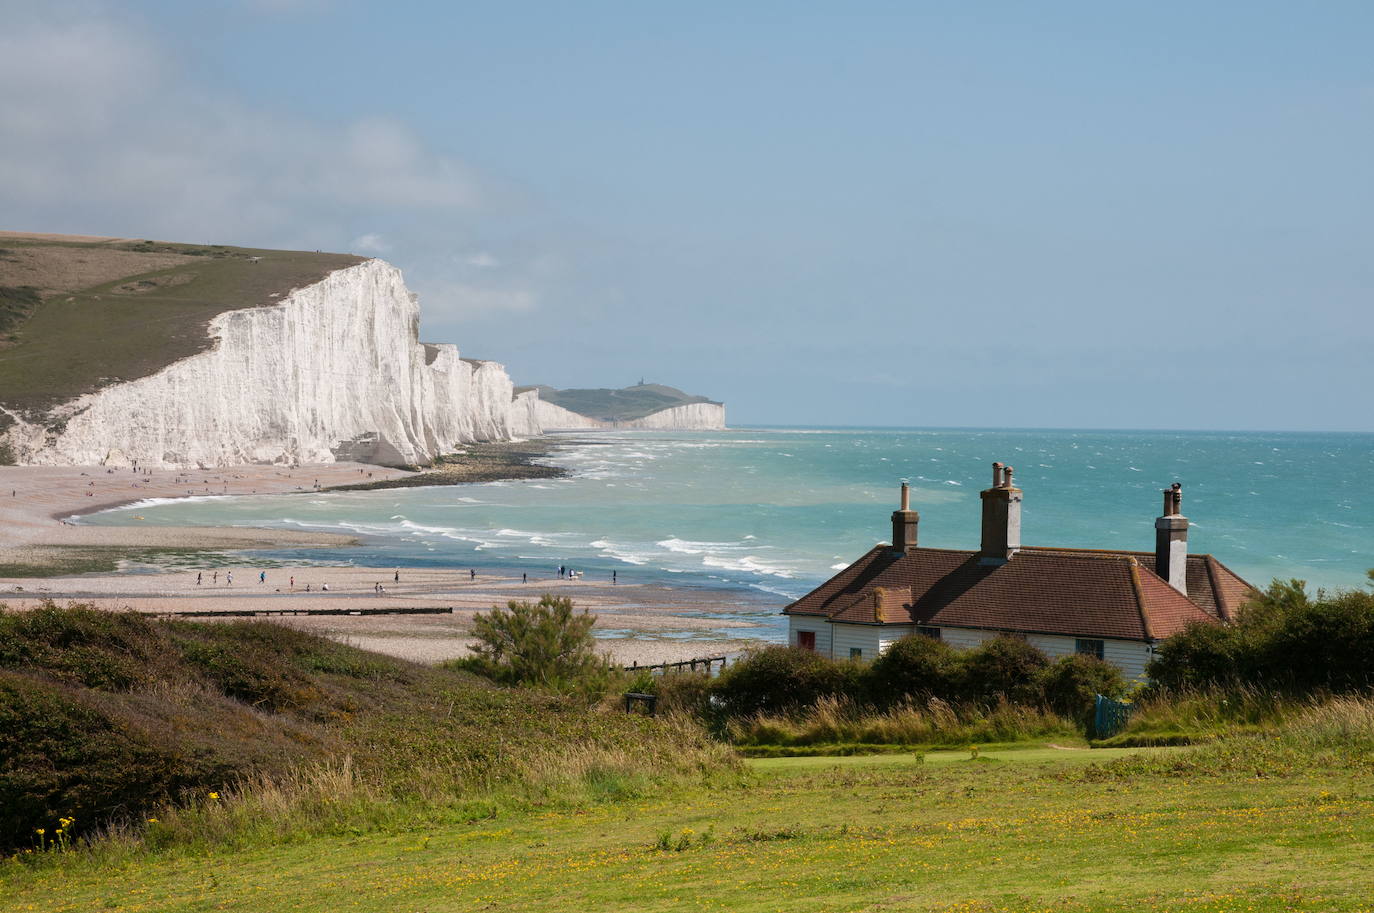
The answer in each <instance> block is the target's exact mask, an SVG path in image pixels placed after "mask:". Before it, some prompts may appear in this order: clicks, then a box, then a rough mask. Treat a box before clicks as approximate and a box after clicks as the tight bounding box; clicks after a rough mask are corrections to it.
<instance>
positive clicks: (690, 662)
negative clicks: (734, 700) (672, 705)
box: [623, 656, 725, 675]
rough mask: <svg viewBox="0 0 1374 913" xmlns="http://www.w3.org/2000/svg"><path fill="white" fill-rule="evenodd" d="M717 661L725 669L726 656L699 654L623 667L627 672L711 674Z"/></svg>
mask: <svg viewBox="0 0 1374 913" xmlns="http://www.w3.org/2000/svg"><path fill="white" fill-rule="evenodd" d="M716 663H720V668H721V670H722V671H723V670H724V669H725V657H724V656H699V657H697V658H696V659H684V660H682V661H681V662H677V663H650V664H649V665H645V666H641V665H640V664H639V663H632V664H631V665H628V666H624V667H623V668H624V670H625V671H626V672H657V673H658V674H660V675H662V674H663V673H665V672H669V671H672V672H682V671H684V670H686V671H690V672H705V673H706V674H707V675H710V674H711V669H712V667H714V666H715V664H716Z"/></svg>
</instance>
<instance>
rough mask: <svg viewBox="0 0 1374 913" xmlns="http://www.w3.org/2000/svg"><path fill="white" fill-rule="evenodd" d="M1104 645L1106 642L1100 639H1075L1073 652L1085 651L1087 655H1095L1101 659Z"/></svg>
mask: <svg viewBox="0 0 1374 913" xmlns="http://www.w3.org/2000/svg"><path fill="white" fill-rule="evenodd" d="M1105 646H1106V644H1105V643H1103V642H1102V641H1100V640H1075V641H1074V642H1073V649H1074V652H1076V653H1086V654H1087V655H1088V656H1096V657H1097V658H1098V659H1102V656H1103V653H1104V652H1105V650H1104V647H1105Z"/></svg>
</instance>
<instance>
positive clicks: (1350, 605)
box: [1147, 580, 1374, 694]
mask: <svg viewBox="0 0 1374 913" xmlns="http://www.w3.org/2000/svg"><path fill="white" fill-rule="evenodd" d="M1147 671H1148V673H1149V675H1150V677H1151V678H1152V679H1154V680H1155V682H1157V683H1158V685H1159V686H1160V687H1162V688H1168V689H1188V688H1208V687H1236V686H1245V685H1250V686H1261V687H1266V688H1274V689H1278V690H1280V691H1283V692H1285V693H1290V694H1309V693H1312V692H1314V691H1331V692H1337V693H1344V692H1350V691H1357V690H1362V689H1365V688H1369V687H1370V686H1371V685H1374V594H1371V593H1367V592H1363V591H1360V590H1349V591H1344V592H1339V593H1335V594H1333V595H1328V594H1326V593H1322V592H1318V593H1317V595H1316V597H1315V598H1313V597H1311V596H1309V595H1308V593H1307V590H1306V586H1305V584H1304V583H1303V582H1302V581H1301V580H1288V581H1279V580H1275V581H1274V582H1273V583H1272V584H1271V585H1270V587H1269V589H1268V590H1267V591H1266V592H1265V593H1263V594H1261V595H1260V596H1258V597H1256V598H1255V599H1253V600H1251V601H1250V602H1249V603H1247V604H1246V605H1245V606H1244V607H1242V609H1241V612H1240V613H1239V615H1238V617H1237V619H1236V621H1235V622H1234V623H1232V624H1230V625H1226V626H1217V625H1192V626H1190V627H1188V628H1187V629H1186V630H1184V631H1182V632H1180V633H1179V634H1176V635H1174V636H1173V637H1171V638H1169V639H1168V640H1166V641H1165V642H1164V643H1163V644H1161V645H1160V647H1159V648H1158V650H1157V652H1156V655H1155V659H1154V661H1152V662H1151V663H1150V666H1149V668H1148V669H1147Z"/></svg>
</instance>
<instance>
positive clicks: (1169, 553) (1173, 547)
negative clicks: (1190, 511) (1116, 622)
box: [1155, 482, 1188, 596]
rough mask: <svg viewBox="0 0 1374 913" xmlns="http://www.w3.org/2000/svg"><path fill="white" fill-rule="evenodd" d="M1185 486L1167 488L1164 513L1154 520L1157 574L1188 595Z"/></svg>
mask: <svg viewBox="0 0 1374 913" xmlns="http://www.w3.org/2000/svg"><path fill="white" fill-rule="evenodd" d="M1182 511H1183V486H1182V485H1181V484H1180V483H1178V482H1175V483H1174V484H1172V485H1170V486H1169V487H1168V488H1166V489H1164V516H1162V517H1160V518H1159V519H1158V520H1156V521H1155V573H1156V574H1158V575H1159V576H1161V577H1163V578H1164V579H1165V580H1166V581H1168V583H1169V585H1170V586H1172V587H1173V588H1174V589H1176V590H1178V591H1179V592H1180V593H1182V594H1183V595H1185V596H1187V595H1188V518H1187V517H1185V516H1183V513H1182Z"/></svg>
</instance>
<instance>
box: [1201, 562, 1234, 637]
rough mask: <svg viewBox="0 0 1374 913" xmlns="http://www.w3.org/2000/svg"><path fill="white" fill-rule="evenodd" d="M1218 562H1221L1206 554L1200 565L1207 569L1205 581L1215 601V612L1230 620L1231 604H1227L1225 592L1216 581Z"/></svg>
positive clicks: (1222, 618)
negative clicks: (1210, 588)
mask: <svg viewBox="0 0 1374 913" xmlns="http://www.w3.org/2000/svg"><path fill="white" fill-rule="evenodd" d="M1219 564H1221V562H1220V561H1218V560H1217V559H1215V558H1213V557H1212V556H1211V555H1208V556H1207V559H1206V560H1205V561H1203V562H1202V566H1203V567H1205V568H1206V569H1207V583H1208V584H1209V585H1210V586H1211V587H1212V596H1213V598H1214V599H1216V601H1217V614H1218V615H1220V616H1221V620H1222V621H1230V620H1231V606H1229V605H1228V604H1227V602H1228V600H1227V599H1226V593H1225V591H1224V590H1222V588H1221V585H1220V583H1219V582H1218V581H1217V565H1219Z"/></svg>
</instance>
